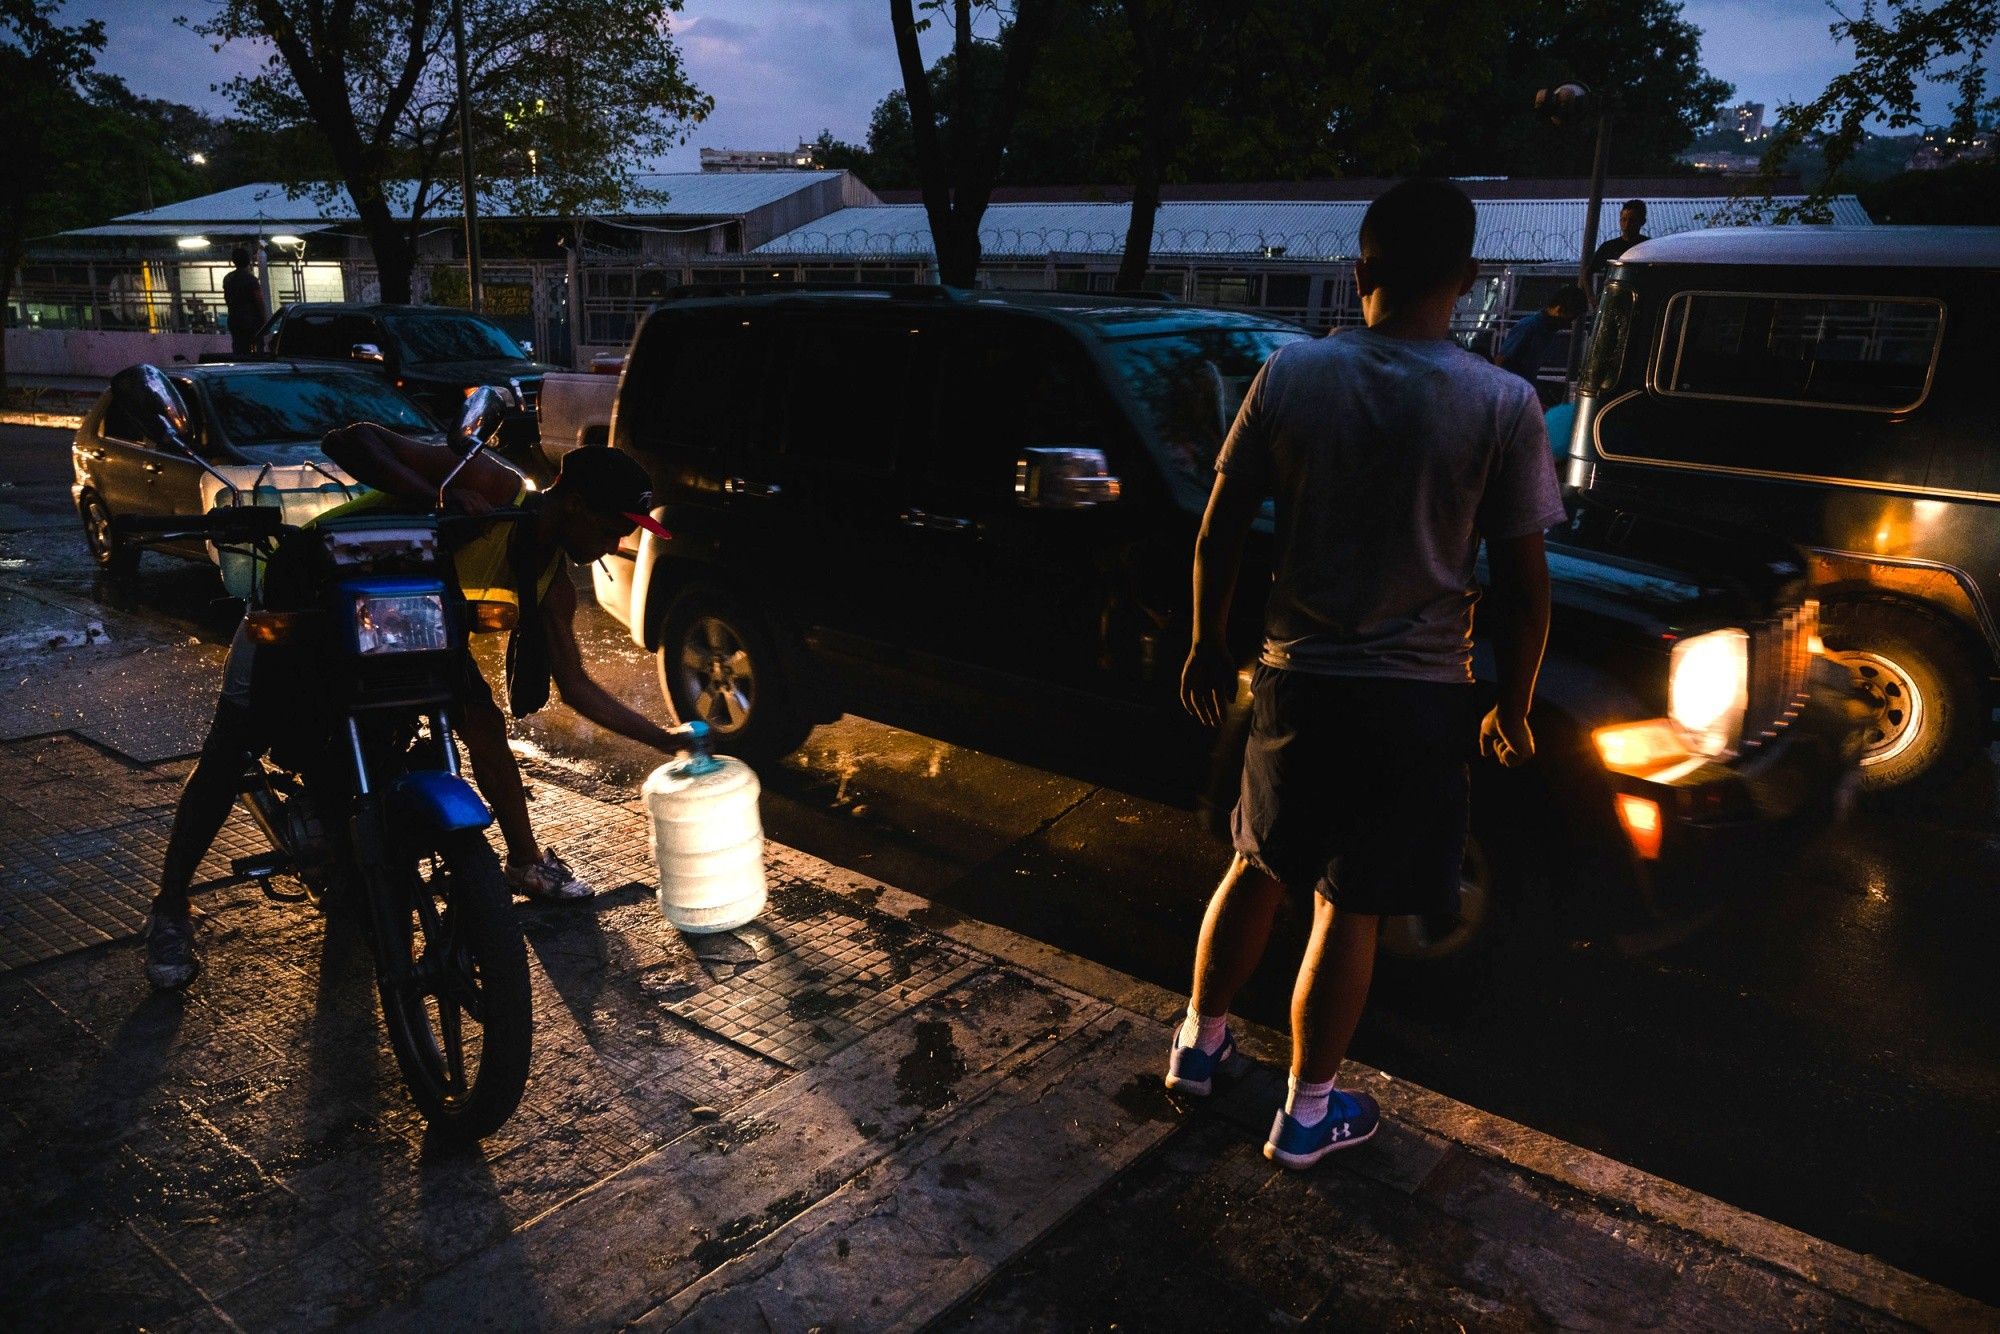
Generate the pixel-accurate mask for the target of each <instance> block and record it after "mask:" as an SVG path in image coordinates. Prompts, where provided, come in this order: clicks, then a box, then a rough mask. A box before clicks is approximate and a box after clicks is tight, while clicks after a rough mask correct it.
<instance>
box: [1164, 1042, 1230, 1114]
mask: <svg viewBox="0 0 2000 1334" xmlns="http://www.w3.org/2000/svg"><path fill="white" fill-rule="evenodd" d="M1235 1059H1236V1039H1235V1037H1234V1036H1232V1035H1231V1034H1230V1032H1229V1031H1228V1030H1227V1029H1224V1030H1223V1033H1222V1045H1221V1046H1220V1047H1217V1048H1216V1049H1215V1050H1214V1051H1212V1052H1210V1051H1203V1050H1202V1049H1201V1048H1199V1047H1183V1046H1182V1045H1181V1036H1180V1034H1179V1033H1175V1034H1174V1049H1173V1051H1172V1052H1170V1053H1168V1055H1167V1087H1168V1088H1170V1089H1173V1090H1174V1091H1176V1092H1178V1093H1192V1094H1195V1095H1196V1096H1197V1097H1203V1098H1205V1097H1207V1096H1208V1091H1209V1090H1210V1089H1211V1088H1213V1087H1214V1086H1215V1077H1216V1076H1217V1075H1218V1074H1228V1073H1229V1072H1230V1066H1229V1063H1230V1062H1231V1061H1233V1060H1235Z"/></svg>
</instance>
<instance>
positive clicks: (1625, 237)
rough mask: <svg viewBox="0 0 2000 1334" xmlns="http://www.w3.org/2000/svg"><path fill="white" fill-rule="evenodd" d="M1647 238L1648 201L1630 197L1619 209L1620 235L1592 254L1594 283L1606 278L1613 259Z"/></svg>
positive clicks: (1591, 262) (1591, 276) (1591, 263)
mask: <svg viewBox="0 0 2000 1334" xmlns="http://www.w3.org/2000/svg"><path fill="white" fill-rule="evenodd" d="M1646 239H1647V236H1646V201H1645V200H1643V199H1628V200H1626V201H1625V202H1624V203H1623V204H1622V205H1620V206H1619V209H1618V235H1616V236H1614V237H1612V238H1611V239H1610V240H1609V241H1606V242H1605V243H1604V244H1603V245H1601V246H1599V247H1597V249H1596V250H1595V251H1594V252H1592V254H1591V256H1590V281H1591V282H1592V284H1596V283H1599V282H1602V281H1603V280H1604V271H1605V270H1606V269H1608V268H1610V267H1611V261H1612V260H1614V259H1617V258H1618V257H1619V256H1620V255H1622V254H1624V253H1625V252H1626V251H1628V250H1630V249H1631V248H1632V247H1633V246H1635V245H1638V244H1639V242H1641V241H1644V240H1646Z"/></svg>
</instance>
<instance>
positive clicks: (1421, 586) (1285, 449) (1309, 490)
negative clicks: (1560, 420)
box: [1215, 329, 1564, 683]
mask: <svg viewBox="0 0 2000 1334" xmlns="http://www.w3.org/2000/svg"><path fill="white" fill-rule="evenodd" d="M1215 470H1216V471H1217V472H1219V473H1222V474H1224V475H1226V476H1229V477H1233V478H1240V479H1241V480H1242V481H1243V482H1245V483H1246V484H1248V485H1251V486H1255V487H1258V488H1260V490H1261V491H1262V493H1264V494H1269V495H1271V496H1273V497H1275V501H1276V517H1277V534H1276V536H1277V541H1276V543H1275V546H1274V553H1275V559H1274V561H1273V569H1272V581H1271V593H1270V600H1269V601H1268V602H1267V603H1266V606H1265V613H1264V627H1265V630H1264V633H1265V638H1264V653H1263V662H1264V664H1265V665H1266V666H1269V667H1276V668H1279V669H1282V670H1286V671H1297V672H1312V673H1315V674H1317V675H1321V676H1384V677H1394V678H1397V679H1399V680H1405V681H1444V682H1453V683H1458V682H1465V681H1470V680H1471V679H1472V606H1473V603H1475V602H1476V601H1478V597H1479V595H1478V583H1477V581H1476V580H1475V578H1474V576H1473V569H1474V565H1475V562H1476V561H1477V559H1478V554H1479V539H1480V538H1482V537H1484V538H1488V539H1496V538H1497V539H1502V540H1504V539H1508V538H1515V537H1525V536H1527V535H1529V534H1531V533H1539V532H1542V531H1543V530H1544V529H1546V528H1548V527H1549V526H1550V525H1552V524H1556V523H1560V522H1561V521H1562V519H1563V517H1564V515H1563V507H1562V497H1561V494H1560V493H1559V492H1558V491H1557V489H1556V481H1555V469H1554V467H1553V465H1552V464H1551V462H1550V458H1549V442H1548V436H1547V434H1546V433H1545V431H1544V428H1543V424H1542V405H1541V403H1540V402H1539V401H1538V400H1537V399H1536V398H1535V391H1534V389H1533V388H1532V387H1531V386H1529V385H1528V383H1527V382H1526V381H1524V380H1522V379H1521V378H1520V377H1519V376H1516V375H1510V374H1508V373H1507V372H1506V371H1503V370H1501V369H1500V368H1499V367H1497V366H1494V365H1493V364H1491V363H1490V362H1487V361H1483V360H1481V359H1480V358H1478V357H1475V356H1473V355H1472V354H1471V353H1470V352H1467V351H1465V350H1464V349H1463V348H1461V347H1459V345H1458V344H1457V343H1455V342H1453V341H1452V340H1451V339H1449V338H1439V339H1415V338H1407V337H1396V336H1391V335H1384V334H1379V333H1376V332H1375V331H1374V330H1372V329H1351V330H1347V331H1345V332H1343V333H1340V334H1337V335H1335V336H1332V337H1328V338H1322V339H1319V340H1317V341H1315V342H1309V343H1292V344H1290V345H1288V346H1286V347H1284V348H1283V349H1281V350H1280V351H1279V352H1278V353H1277V355H1275V356H1273V357H1272V358H1271V359H1270V361H1268V362H1267V363H1265V365H1264V368H1263V369H1262V370H1261V371H1259V372H1258V373H1257V378H1256V379H1255V380H1254V381H1252V382H1251V385H1250V391H1249V393H1248V395H1247V396H1246V397H1245V398H1244V401H1243V407H1242V410H1241V411H1240V412H1239V413H1238V414H1237V417H1236V425H1235V426H1234V427H1233V428H1232V429H1231V430H1230V432H1229V438H1228V439H1227V440H1226V441H1224V442H1223V446H1222V453H1221V456H1220V457H1219V458H1217V460H1216V463H1215Z"/></svg>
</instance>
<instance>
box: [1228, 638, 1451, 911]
mask: <svg viewBox="0 0 2000 1334" xmlns="http://www.w3.org/2000/svg"><path fill="white" fill-rule="evenodd" d="M1251 689H1252V692H1253V693H1252V698H1251V730H1250V743H1249V747H1248V749H1247V750H1246V751H1245V752H1244V756H1243V791H1242V795H1241V796H1240V797H1239V798H1238V799H1237V802H1236V813H1235V816H1234V818H1233V820H1232V822H1231V823H1232V826H1233V830H1232V832H1233V834H1234V842H1235V845H1236V850H1237V851H1238V852H1240V853H1242V854H1243V856H1244V857H1245V858H1247V859H1248V860H1249V861H1250V863H1251V864H1252V865H1254V866H1256V867H1257V868H1259V869H1260V870H1262V871H1264V872H1265V873H1266V874H1268V875H1271V876H1274V877H1276V878H1277V879H1278V880H1279V881H1281V882H1283V884H1284V885H1285V887H1286V888H1287V889H1288V890H1290V891H1292V892H1293V893H1302V892H1304V891H1306V890H1308V889H1311V890H1315V891H1317V892H1318V893H1320V894H1324V895H1325V896H1326V897H1327V898H1328V899H1330V900H1332V902H1333V904H1334V906H1335V907H1338V908H1344V909H1346V910H1347V911H1348V912H1355V913H1379V914H1382V915H1385V916H1399V915H1402V914H1405V913H1444V912H1449V911H1451V910H1452V909H1453V907H1454V906H1455V905H1456V903H1457V895H1458V883H1459V872H1460V869H1461V863H1462V862H1463V860H1464V857H1465V836H1466V826H1467V821H1468V810H1469V779H1468V775H1467V765H1468V763H1469V762H1470V761H1471V759H1472V757H1473V756H1474V755H1475V754H1476V753H1477V751H1478V738H1479V716H1478V701H1479V692H1478V689H1477V688H1476V687H1474V686H1471V685H1452V684H1444V683H1439V682H1433V681H1401V680H1393V679H1389V678H1385V677H1362V676H1316V675H1313V674H1311V673H1307V672H1293V671H1280V670H1278V669H1276V668H1273V667H1266V666H1262V665H1259V666H1258V668H1257V672H1256V677H1255V679H1254V682H1253V684H1252V686H1251Z"/></svg>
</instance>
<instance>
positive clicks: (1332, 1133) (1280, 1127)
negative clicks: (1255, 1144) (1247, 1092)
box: [1264, 1089, 1382, 1167]
mask: <svg viewBox="0 0 2000 1334" xmlns="http://www.w3.org/2000/svg"><path fill="white" fill-rule="evenodd" d="M1381 1123H1382V1109H1381V1108H1379V1107H1377V1106H1376V1105H1375V1100H1374V1099H1373V1098H1371V1097H1369V1096H1368V1095H1367V1094H1366V1093H1349V1092H1348V1091H1347V1090H1345V1089H1335V1090H1334V1091H1333V1096H1332V1097H1331V1098H1329V1099H1327V1104H1326V1116H1325V1117H1323V1118H1322V1119H1320V1120H1318V1121H1315V1122H1313V1123H1312V1124H1311V1125H1309V1126H1305V1125H1300V1124H1299V1123H1298V1122H1297V1121H1295V1120H1293V1119H1292V1116H1291V1113H1289V1112H1283V1111H1281V1112H1279V1113H1278V1119H1277V1120H1276V1121H1274V1122H1272V1123H1271V1138H1270V1139H1269V1140H1267V1141H1265V1143H1264V1156H1265V1157H1266V1158H1269V1159H1270V1160H1271V1161H1272V1162H1274V1163H1278V1164H1281V1165H1282V1166H1285V1167H1311V1166H1312V1165H1313V1164H1314V1163H1316V1162H1318V1161H1319V1160H1320V1159H1322V1158H1324V1157H1326V1156H1327V1155H1328V1154H1329V1153H1332V1152H1333V1151H1334V1150H1335V1149H1351V1148H1353V1147H1354V1146H1355V1145H1357V1144H1365V1143H1367V1142H1368V1141H1369V1140H1371V1139H1373V1138H1374V1137H1375V1130H1376V1127H1378V1126H1379V1125H1381Z"/></svg>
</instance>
